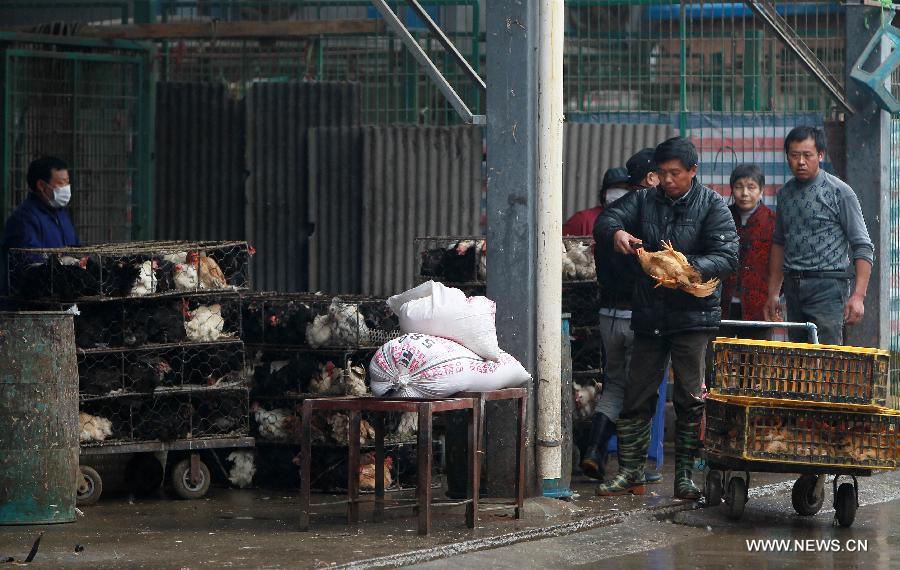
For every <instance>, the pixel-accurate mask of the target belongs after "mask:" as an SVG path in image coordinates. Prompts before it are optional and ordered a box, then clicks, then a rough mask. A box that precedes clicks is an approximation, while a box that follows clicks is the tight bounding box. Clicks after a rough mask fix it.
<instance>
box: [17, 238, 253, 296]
mask: <svg viewBox="0 0 900 570" xmlns="http://www.w3.org/2000/svg"><path fill="white" fill-rule="evenodd" d="M251 255H252V248H250V247H249V246H248V245H247V244H246V243H245V242H135V243H124V244H109V245H98V246H92V247H79V248H68V249H58V248H57V249H10V250H9V253H8V264H9V265H8V267H9V273H8V278H9V291H10V295H11V296H13V297H16V298H23V299H59V300H76V299H81V298H95V297H147V296H154V295H159V294H171V293H177V292H197V291H216V290H240V289H246V288H248V287H249V286H250V269H249V261H250V256H251Z"/></svg>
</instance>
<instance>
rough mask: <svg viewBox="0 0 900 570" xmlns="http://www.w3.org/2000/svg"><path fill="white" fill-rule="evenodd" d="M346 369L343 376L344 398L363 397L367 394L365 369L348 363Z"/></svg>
mask: <svg viewBox="0 0 900 570" xmlns="http://www.w3.org/2000/svg"><path fill="white" fill-rule="evenodd" d="M347 364H348V367H347V369H346V370H344V374H343V384H344V386H343V388H344V395H346V396H365V395H366V394H368V393H369V388H368V387H367V386H366V369H365V368H364V367H362V366H354V365H353V363H352V362H348V363H347Z"/></svg>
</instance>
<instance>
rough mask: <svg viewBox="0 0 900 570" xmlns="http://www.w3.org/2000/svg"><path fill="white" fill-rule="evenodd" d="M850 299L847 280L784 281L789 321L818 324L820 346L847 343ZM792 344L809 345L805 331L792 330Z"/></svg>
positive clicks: (790, 278)
mask: <svg viewBox="0 0 900 570" xmlns="http://www.w3.org/2000/svg"><path fill="white" fill-rule="evenodd" d="M849 297H850V282H849V280H847V279H833V278H805V277H804V278H797V277H790V276H787V275H786V276H785V277H784V300H785V304H786V305H787V320H789V321H791V322H796V323H806V322H811V323H815V324H816V327H817V328H818V329H819V330H818V332H819V343H820V344H843V343H844V306H845V305H846V304H847V299H848V298H849ZM788 337H789V338H790V340H791V342H809V336H808V333H807V332H806V331H805V330H802V329H800V330H798V329H790V330H789V331H788Z"/></svg>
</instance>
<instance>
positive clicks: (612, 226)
mask: <svg viewBox="0 0 900 570" xmlns="http://www.w3.org/2000/svg"><path fill="white" fill-rule="evenodd" d="M646 192H647V191H646V190H636V191H634V192H629V193H628V194H626V195H625V196H623V197H622V198H620V199H618V200H616V201H615V202H613V203H612V204H610V205H609V206H607V207H606V209H605V210H603V213H601V214H600V217H598V218H597V221H596V222H595V223H594V241H596V242H597V243H600V244H611V243H612V238H613V235H615V233H616V232H617V231H619V230H625V231H627V232H629V233H634V232H635V231H636V228H637V227H638V226H639V225H640V222H641V208H640V204H641V201H642V200H643V199H644V194H646Z"/></svg>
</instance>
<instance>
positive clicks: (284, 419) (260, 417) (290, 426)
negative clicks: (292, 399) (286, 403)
mask: <svg viewBox="0 0 900 570" xmlns="http://www.w3.org/2000/svg"><path fill="white" fill-rule="evenodd" d="M250 412H252V413H253V419H254V420H255V421H256V425H257V430H258V433H259V436H260V437H261V438H263V439H269V440H273V441H284V440H287V439H290V438H291V437H292V436H293V435H294V431H295V429H296V423H297V416H296V415H295V414H294V411H293V410H289V409H287V408H275V409H274V410H266V409H264V408H263V407H262V406H260V405H259V402H253V405H252V406H251V407H250Z"/></svg>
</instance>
